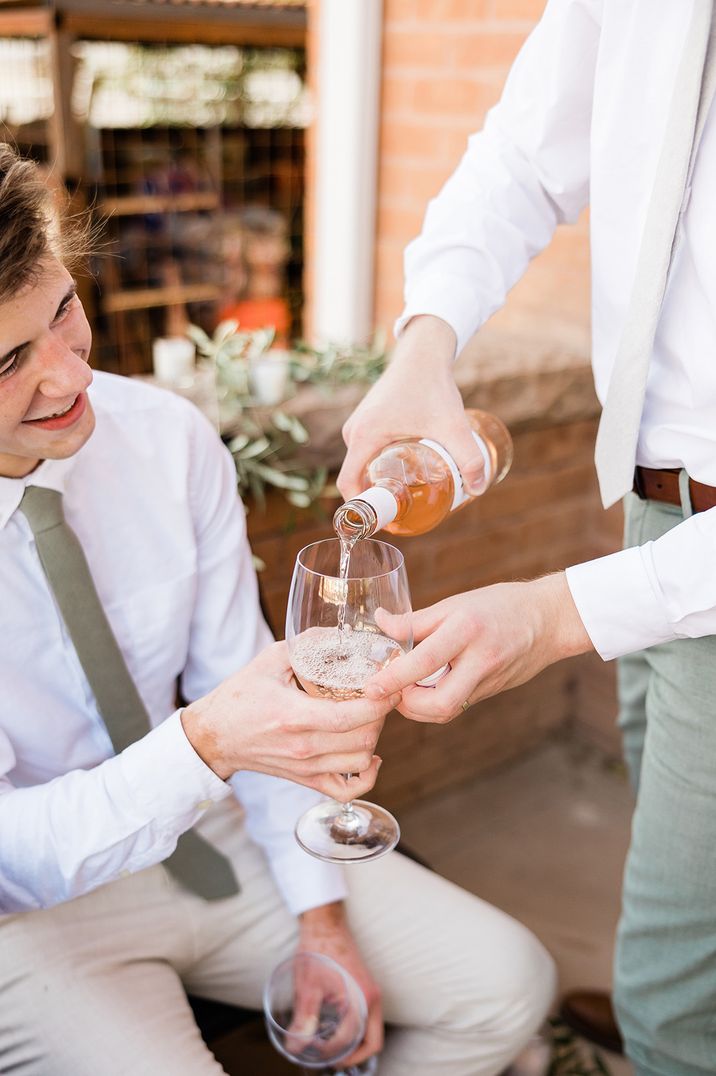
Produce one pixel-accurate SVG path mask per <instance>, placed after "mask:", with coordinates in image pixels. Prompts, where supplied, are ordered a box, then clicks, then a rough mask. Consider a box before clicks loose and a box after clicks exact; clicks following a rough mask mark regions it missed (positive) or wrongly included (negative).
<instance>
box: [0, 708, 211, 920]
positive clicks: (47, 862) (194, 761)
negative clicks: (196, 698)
mask: <svg viewBox="0 0 716 1076" xmlns="http://www.w3.org/2000/svg"><path fill="white" fill-rule="evenodd" d="M228 793H229V789H228V786H226V785H224V784H223V783H222V782H221V781H220V780H219V779H218V778H217V777H216V776H215V774H213V773H212V772H211V770H209V769H208V768H207V767H206V766H205V765H204V764H203V762H202V761H201V760H200V759H199V757H198V756H197V755H196V754H195V753H194V751H193V749H192V748H191V746H190V744H189V743H188V742H187V740H186V738H185V737H184V735H183V732H182V730H181V725H180V724H179V719H178V715H174V717H173V718H169V719H168V720H167V721H166V722H164V723H163V724H162V725H160V726H158V727H157V728H156V729H154V730H153V731H152V732H150V733H148V735H147V736H145V737H143V738H142V740H139V741H137V743H135V744H132V746H131V747H129V748H127V749H126V750H125V751H123V752H122V753H121V754H120V755H117V756H116V757H114V758H111V759H108V760H107V761H106V762H103V763H102V764H101V765H99V766H96V767H95V768H94V769H92V770H75V771H72V772H71V773H67V774H64V775H63V776H62V777H57V778H55V779H54V780H53V781H49V782H47V783H46V784H43V785H36V786H34V787H31V788H11V787H10V786H9V785H8V786H6V790H5V791H4V792H3V793H2V794H1V795H0V832H2V844H1V845H0V911H3V912H12V911H27V910H29V909H32V908H42V907H49V906H51V905H53V904H57V903H60V902H61V901H65V900H69V899H71V898H72V897H77V896H80V895H81V894H82V893H86V892H89V891H90V890H92V889H95V888H96V887H97V886H100V885H104V884H106V883H107V882H111V881H114V880H115V879H116V878H118V877H119V876H120V875H121V874H123V873H124V872H125V871H130V872H134V871H138V870H142V869H144V868H145V867H149V866H152V865H153V864H155V863H158V862H160V861H161V860H163V859H165V858H166V857H167V856H168V855H170V854H171V852H172V851H173V850H174V848H175V846H176V842H177V840H178V838H179V836H180V835H181V833H183V832H184V831H185V830H186V829H188V828H189V827H190V826H191V825H193V823H194V822H195V821H196V820H197V818H199V817H200V815H201V814H202V813H203V811H204V810H205V809H206V807H207V806H208V804H209V803H210V802H211V801H212V800H218V799H221V798H222V797H224V796H226V795H228Z"/></svg>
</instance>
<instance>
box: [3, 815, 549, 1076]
mask: <svg viewBox="0 0 716 1076" xmlns="http://www.w3.org/2000/svg"><path fill="white" fill-rule="evenodd" d="M216 814H217V817H216V818H215V819H213V820H211V819H210V818H207V819H206V820H205V824H204V826H203V827H202V828H203V829H204V831H205V832H206V831H207V830H208V829H212V828H213V832H212V836H213V838H214V839H215V840H216V843H217V844H219V845H220V846H221V847H222V848H223V849H224V850H225V851H229V850H230V852H231V855H232V858H233V859H234V860H235V862H236V864H237V875H238V877H239V879H240V882H241V887H242V889H241V893H240V894H239V895H238V896H236V897H231V898H229V899H227V900H223V901H217V902H204V901H203V900H201V899H199V898H197V897H195V896H194V895H193V894H190V893H187V892H185V891H183V890H182V889H181V888H180V887H179V886H178V885H177V883H175V882H174V880H173V879H172V878H171V876H170V875H169V874H168V872H167V871H166V870H165V869H164V868H163V867H162V866H157V867H152V868H150V869H149V870H145V871H142V872H141V873H139V874H135V875H133V876H130V877H127V878H124V879H121V880H119V881H117V882H114V883H112V884H110V885H106V886H103V887H102V888H100V889H98V890H96V891H95V892H93V893H89V894H87V895H85V896H83V897H80V898H78V899H76V900H73V901H70V902H69V903H66V904H61V905H57V906H56V907H53V908H50V909H47V910H42V911H36V912H28V913H25V914H21V915H14V916H9V917H6V918H4V919H3V918H0V1073H17V1074H22V1076H120V1074H121V1076H125V1074H126V1076H130V1074H131V1076H218V1074H220V1073H222V1072H223V1071H224V1070H223V1069H222V1068H221V1066H220V1065H219V1064H217V1062H216V1061H215V1060H214V1058H213V1056H212V1055H211V1053H210V1052H209V1050H208V1049H207V1048H206V1046H205V1045H204V1043H203V1041H202V1039H201V1037H200V1035H199V1032H198V1030H197V1027H196V1024H195V1023H194V1020H193V1017H192V1013H191V1010H190V1008H189V1006H188V1003H187V1000H186V996H185V989H186V990H188V991H189V992H190V993H193V994H198V995H203V996H205V997H210V998H214V999H219V1000H221V1001H225V1002H231V1003H235V1004H238V1005H243V1006H246V1007H250V1008H256V1009H260V1008H261V993H262V988H263V984H264V982H265V980H266V978H267V976H268V974H269V972H270V970H271V969H272V967H273V966H274V965H275V964H277V963H278V962H279V961H280V960H282V959H284V958H285V957H286V956H287V955H289V954H290V953H291V952H292V950H293V947H294V945H295V942H296V934H297V929H296V921H295V919H293V918H292V917H291V916H290V915H289V913H288V912H287V911H286V908H285V906H284V904H283V902H282V900H281V898H280V896H279V894H278V892H277V890H276V887H275V885H274V884H273V881H272V879H271V875H270V872H269V870H268V868H267V865H266V861H265V859H264V857H263V855H262V853H261V852H260V851H259V850H258V849H257V848H256V847H255V846H254V845H252V844H251V843H250V841H249V840H248V838H247V837H246V835H245V831H244V828H243V826H242V825H237V812H236V811H226V810H221V809H219V810H218V811H217V812H216ZM346 875H347V880H348V885H349V888H350V897H349V900H348V902H347V907H348V913H349V917H350V923H351V927H352V930H353V931H354V934H355V936H356V938H357V940H358V943H359V945H360V947H361V950H362V952H363V955H364V957H365V960H366V963H367V964H368V966H369V968H370V969H371V971H372V973H373V975H374V976H375V978H376V980H377V981H378V982H379V984H380V985H381V988H382V991H383V1000H384V1013H385V1019H386V1021H387V1022H388V1023H389V1024H391V1025H394V1026H393V1028H392V1029H391V1030H390V1031H389V1033H388V1036H387V1040H386V1046H385V1051H384V1053H383V1055H382V1057H381V1062H380V1076H492V1074H496V1073H499V1072H500V1071H501V1070H502V1069H503V1068H504V1067H505V1066H506V1065H507V1064H508V1063H509V1061H510V1060H511V1059H512V1058H513V1057H514V1056H515V1055H516V1054H517V1053H518V1052H519V1050H520V1049H521V1047H522V1046H523V1045H524V1043H525V1042H526V1041H527V1040H528V1039H529V1037H530V1036H531V1034H532V1033H533V1032H534V1031H535V1029H536V1028H537V1027H538V1026H539V1024H540V1023H541V1021H542V1020H543V1018H544V1016H545V1013H546V1012H547V1009H548V1007H549V1004H550V1001H551V999H552V996H553V992H554V986H555V978H554V969H553V965H552V961H551V960H550V958H549V956H548V955H547V954H546V952H545V951H544V949H543V948H542V947H541V945H540V944H539V942H538V941H537V940H536V939H535V938H534V937H533V936H532V935H531V934H530V932H529V931H528V930H527V929H526V928H525V927H523V926H521V925H520V924H519V923H517V922H515V920H513V919H511V918H510V917H509V916H507V915H505V914H504V913H502V912H500V911H498V910H497V909H496V908H493V907H492V906H490V905H489V904H486V903H485V902H484V901H481V900H479V899H478V898H477V897H475V896H472V895H471V894H468V893H466V892H465V891H464V890H461V889H459V888H458V887H457V886H454V885H452V884H451V883H450V882H447V881H445V880H444V879H442V878H440V877H439V876H438V875H436V874H434V873H432V872H431V871H427V870H424V869H423V868H422V867H419V866H418V865H417V864H415V863H413V862H412V861H411V860H407V859H405V858H404V857H403V856H400V855H398V854H397V853H393V854H392V855H389V856H386V857H385V858H384V859H381V860H378V861H377V862H375V863H373V864H359V865H355V866H353V867H350V868H347V870H346ZM246 1076H257V1074H256V1073H247V1074H246Z"/></svg>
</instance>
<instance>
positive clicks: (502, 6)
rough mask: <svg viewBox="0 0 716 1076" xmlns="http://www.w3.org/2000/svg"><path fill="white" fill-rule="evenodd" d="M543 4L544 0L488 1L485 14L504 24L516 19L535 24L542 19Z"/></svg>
mask: <svg viewBox="0 0 716 1076" xmlns="http://www.w3.org/2000/svg"><path fill="white" fill-rule="evenodd" d="M545 4H546V0H490V3H489V5H488V9H489V10H488V12H487V14H489V15H490V17H491V18H493V19H503V20H504V21H505V22H510V21H513V20H517V19H524V20H529V21H530V22H537V20H538V19H540V18H541V17H542V13H543V11H544V9H545Z"/></svg>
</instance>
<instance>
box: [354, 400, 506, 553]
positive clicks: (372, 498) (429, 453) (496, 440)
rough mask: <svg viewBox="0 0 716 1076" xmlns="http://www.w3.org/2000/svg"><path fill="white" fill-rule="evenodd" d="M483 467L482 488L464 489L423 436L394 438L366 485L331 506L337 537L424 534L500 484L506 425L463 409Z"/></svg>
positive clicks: (442, 453)
mask: <svg viewBox="0 0 716 1076" xmlns="http://www.w3.org/2000/svg"><path fill="white" fill-rule="evenodd" d="M465 415H466V418H467V420H468V422H469V424H470V427H471V429H472V435H473V437H474V438H475V442H476V443H477V446H478V448H479V449H480V452H481V453H482V456H483V459H484V462H485V470H484V473H483V477H482V483H481V488H480V489H479V490H478V491H477V492H476V493H468V492H467V491H466V490H465V489H464V488H463V484H462V478H461V477H460V472H459V470H458V468H457V465H456V464H455V461H454V460H453V458H452V456H450V454H449V453H448V452H446V450H445V449H444V448H443V447H442V445H439V444H438V443H437V442H436V441H431V440H430V439H428V438H423V439H422V440H418V439H417V438H403V439H401V440H399V441H393V443H392V444H390V445H387V446H386V447H385V448H384V449H383V450H382V451H381V452H379V453H378V455H377V456H375V457H374V458H373V459H372V460H371V461H370V463H369V464H368V467H367V468H366V477H367V480H368V482H369V483H370V485H369V486H368V487H367V488H366V489H365V490H364V491H363V492H362V493H359V494H358V496H357V497H352V498H351V500H349V501H346V502H345V503H344V504H342V505H341V506H340V508H338V509H337V510H336V513H335V515H334V516H333V526H334V529H335V532H336V534H337V535H338V537H339V538H342V539H344V540H345V541H350V542H355V541H357V540H358V539H360V538H369V537H370V536H371V535H372V534H375V532H376V531H379V530H386V531H389V532H390V533H391V534H402V535H414V534H425V533H426V531H431V530H433V528H434V527H437V526H438V524H439V523H442V521H443V520H444V519H445V517H446V516H448V515H450V513H451V512H454V511H456V510H457V509H458V508H461V507H462V506H463V505H465V504H468V503H469V502H470V501H472V500H474V499H475V497H478V496H481V495H482V494H483V493H485V492H486V490H488V489H489V488H490V487H491V486H494V485H496V483H497V482H501V481H502V479H503V478H504V477H505V475H506V474H507V472H508V471H509V469H510V466H511V464H512V438H511V437H510V434H509V431H508V429H507V427H506V426H505V424H504V423H503V422H502V421H501V420H500V419H499V418H497V416H496V415H491V414H489V413H488V412H487V411H478V410H469V411H466V412H465Z"/></svg>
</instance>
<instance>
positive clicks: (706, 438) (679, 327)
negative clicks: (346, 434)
mask: <svg viewBox="0 0 716 1076" xmlns="http://www.w3.org/2000/svg"><path fill="white" fill-rule="evenodd" d="M692 6H693V0H679V2H678V3H673V0H629V2H628V3H625V0H550V2H549V3H548V4H547V7H546V10H545V13H544V15H543V17H542V19H541V21H540V22H539V24H538V25H537V27H536V28H535V30H534V31H533V33H532V34H531V35H530V37H529V38H528V40H527V41H526V43H525V45H524V47H523V48H522V50H521V52H520V54H519V56H518V57H517V60H516V62H515V64H514V67H513V68H512V71H511V73H510V75H509V77H508V80H507V83H506V86H505V90H504V93H503V96H502V99H501V101H500V102H499V104H498V105H497V106H496V107H495V108H494V109H492V111H491V112H490V113H489V115H488V117H487V121H486V123H485V127H484V130H483V131H482V132H480V133H479V134H476V135H474V136H473V137H472V138H471V139H470V140H469V143H468V149H467V152H466V153H465V155H464V157H463V159H462V162H461V163H460V165H459V166H458V168H457V170H456V171H455V173H454V174H453V175H452V177H451V178H450V179H449V180H448V182H447V183H446V185H445V187H444V188H443V190H442V191H441V192H440V194H439V195H438V196H437V197H436V198H435V199H434V200H433V201H432V202H431V203H430V205H429V207H428V211H427V214H426V218H425V224H424V228H423V231H422V234H421V236H420V237H419V238H418V239H417V240H415V241H414V242H413V243H412V244H411V245H410V246H409V247H408V249H407V251H406V259H405V262H406V306H405V310H404V311H403V314H402V316H401V318H400V319H399V321H398V323H397V325H396V332H400V330H401V329H402V328H403V327H404V326H405V324H406V323H407V321H408V320H409V319H410V318H411V317H413V316H414V315H416V314H421V313H422V314H434V315H436V316H437V317H440V318H442V319H443V320H445V321H447V322H448V323H449V324H450V325H451V326H452V328H453V329H454V330H455V332H456V334H457V338H458V352H459V351H460V350H461V349H462V347H464V345H465V343H466V341H467V340H468V339H469V338H470V336H472V334H473V333H474V332H476V330H477V329H478V328H479V327H480V326H481V325H482V324H483V323H484V322H485V321H486V320H487V318H488V317H489V316H490V315H491V314H492V313H494V311H495V310H497V309H498V308H499V307H500V306H501V305H502V303H503V302H504V300H505V297H506V294H507V291H508V290H509V288H510V287H511V286H512V285H513V284H514V283H515V282H516V281H517V280H518V279H519V277H520V276H521V275H522V273H523V272H524V270H525V268H526V267H527V264H528V262H529V260H530V259H531V258H532V257H533V256H534V255H535V254H537V253H538V252H539V251H540V250H541V249H542V248H543V247H544V246H546V244H547V243H548V242H549V240H550V238H551V236H552V234H553V232H554V229H555V227H556V226H557V224H560V223H563V222H569V221H574V219H575V218H576V217H577V215H578V214H579V212H580V210H581V209H582V208H583V207H584V206H585V205H586V204H587V203H588V202H589V204H590V205H591V218H590V220H591V224H590V226H591V254H592V292H593V294H592V305H593V310H592V314H593V317H592V333H593V354H592V361H593V367H594V377H595V383H596V389H597V394H598V396H599V398H600V400H601V401H602V403H603V402H604V399H605V398H606V393H607V387H608V385H609V378H610V374H611V370H612V366H613V362H614V357H615V354H616V351H617V346H618V342H619V339H620V336H621V332H622V329H623V325H624V317H625V313H626V309H627V303H628V300H629V296H630V293H631V289H632V284H633V279H634V272H635V268H636V261H637V256H638V251H639V246H640V242H641V236H642V230H643V227H644V220H645V216H646V211H647V206H648V202H649V197H650V194H651V188H652V183H653V179H654V174H655V170H656V165H657V161H658V158H659V154H660V150H661V145H662V139H663V135H664V129H665V124H666V118H667V114H668V109H669V104H670V100H671V95H672V92H673V86H674V79H675V75H676V71H677V68H678V64H679V59H680V56H681V50H682V48H683V44H684V41H685V38H686V32H687V28H688V26H689V22H690V19H691V12H692ZM715 186H716V115H714V108H713V107H712V109H711V111H710V113H709V116H708V118H707V123H706V127H705V130H704V134H703V138H702V140H701V143H700V146H699V149H698V153H697V155H696V158H695V166H694V170H693V175H692V182H691V186H690V189H688V190H687V191H686V192H685V197H684V203H683V210H682V216H681V221H680V225H679V229H678V232H677V240H676V245H675V256H674V260H673V263H672V269H671V273H670V277H669V281H668V284H667V290H666V295H665V299H664V304H663V308H662V314H661V320H660V323H659V326H658V331H657V334H656V340H655V343H654V349H653V355H652V358H651V363H650V371H649V378H648V384H647V389H646V401H645V406H644V411H643V416H642V423H641V429H640V434H639V442H638V447H637V462H638V463H640V464H642V465H643V466H646V467H656V468H665V467H678V468H680V467H685V468H686V470H687V471H688V473H689V474H690V475H691V477H692V478H695V479H697V480H698V481H700V482H705V483H706V484H708V485H716V241H715V240H716V207H715V206H714V200H713V191H714V188H715ZM715 554H716V509H713V510H711V511H709V512H704V513H701V514H699V515H697V516H693V517H692V518H690V519H687V520H685V521H684V522H683V523H681V524H679V526H677V527H676V528H674V529H673V530H672V531H670V532H669V533H668V534H667V535H666V536H665V537H663V538H660V539H659V540H658V541H656V542H648V543H646V544H645V545H643V546H641V547H639V548H634V549H631V550H625V551H622V552H620V553H617V554H614V555H613V556H610V557H605V558H601V559H599V560H596V561H591V562H589V563H587V564H582V565H577V566H573V567H571V568H569V569H568V571H567V577H568V580H569V585H570V588H571V591H572V594H573V597H574V599H575V601H576V603H577V607H578V609H579V612H580V615H581V617H582V619H583V621H584V624H585V626H586V628H587V630H588V632H589V634H590V636H591V639H592V641H593V643H594V645H595V647H596V649H597V650H598V652H599V653H600V654H601V655H602V657H604V658H612V657H616V656H618V655H621V654H626V653H629V652H631V651H635V650H639V649H641V648H643V647H648V646H651V645H652V644H654V643H659V642H663V641H667V640H671V639H676V638H689V637H697V636H702V635H710V634H714V633H716V572H715V571H714V569H713V565H714V555H715Z"/></svg>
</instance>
